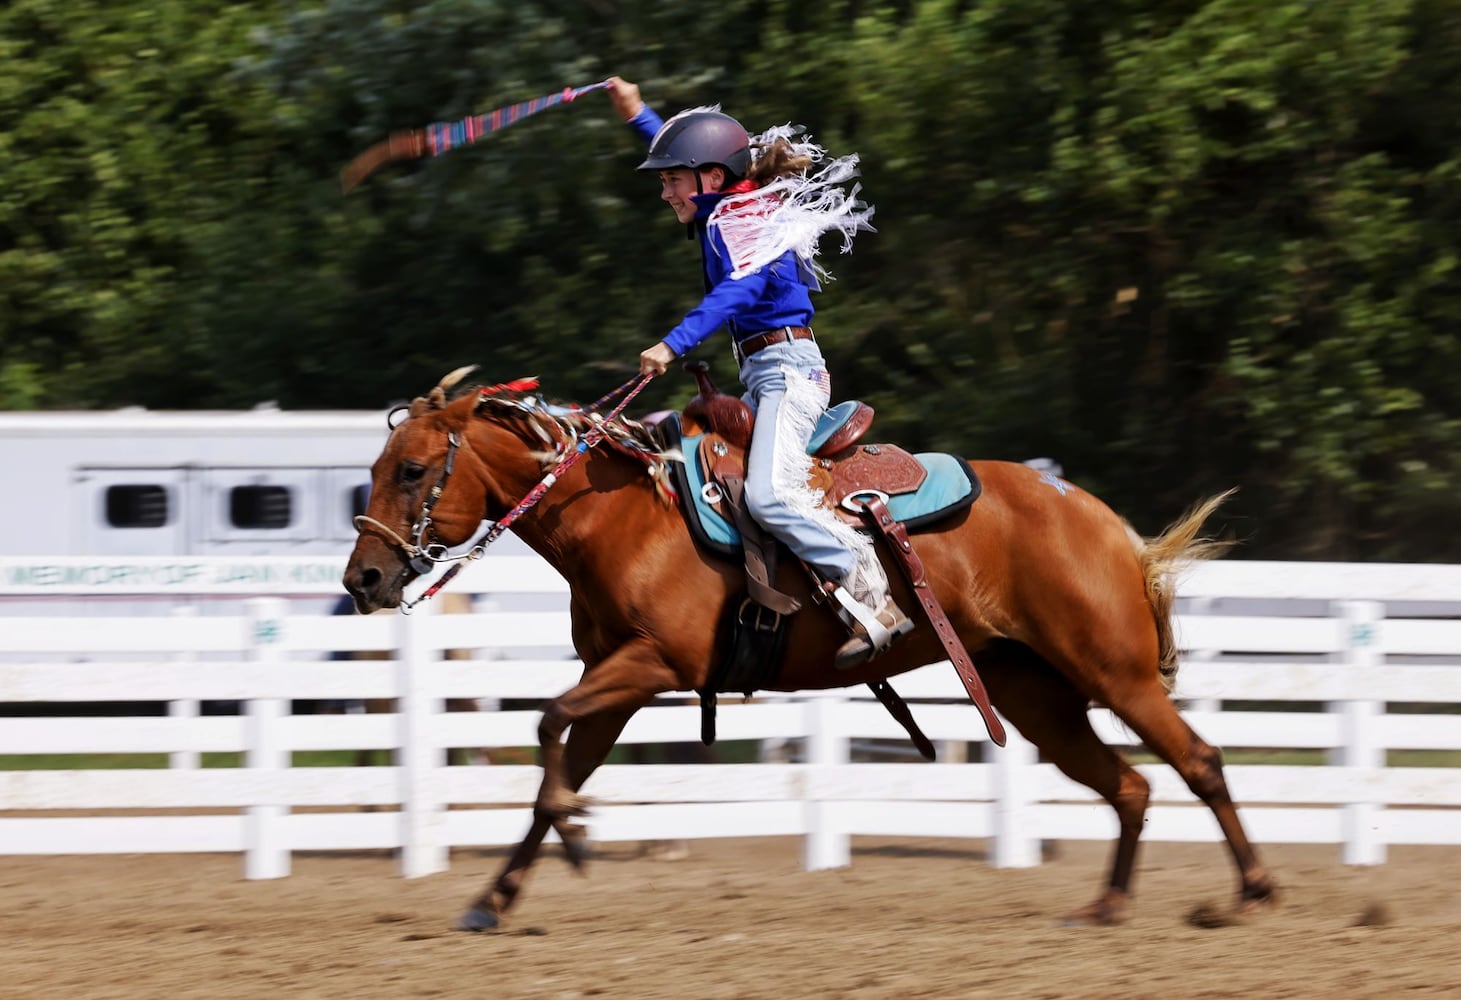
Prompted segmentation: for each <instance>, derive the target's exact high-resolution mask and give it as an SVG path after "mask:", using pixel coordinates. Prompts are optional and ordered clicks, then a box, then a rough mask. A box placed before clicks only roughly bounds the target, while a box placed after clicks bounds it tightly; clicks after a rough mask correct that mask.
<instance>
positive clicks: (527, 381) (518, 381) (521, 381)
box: [480, 375, 538, 396]
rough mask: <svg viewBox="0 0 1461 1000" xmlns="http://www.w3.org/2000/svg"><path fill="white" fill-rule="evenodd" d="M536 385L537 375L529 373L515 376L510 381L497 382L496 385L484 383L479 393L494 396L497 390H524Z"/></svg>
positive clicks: (534, 387) (533, 387)
mask: <svg viewBox="0 0 1461 1000" xmlns="http://www.w3.org/2000/svg"><path fill="white" fill-rule="evenodd" d="M537 387H538V376H536V375H529V376H527V377H526V378H515V379H513V380H512V381H511V382H499V383H498V384H497V385H484V386H483V387H482V388H481V390H480V394H481V395H483V396H495V395H497V394H498V393H499V392H526V391H527V390H529V389H536V388H537Z"/></svg>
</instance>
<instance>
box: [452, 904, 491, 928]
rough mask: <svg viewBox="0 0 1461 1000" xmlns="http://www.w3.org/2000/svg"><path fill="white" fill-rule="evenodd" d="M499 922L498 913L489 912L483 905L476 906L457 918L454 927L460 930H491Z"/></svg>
mask: <svg viewBox="0 0 1461 1000" xmlns="http://www.w3.org/2000/svg"><path fill="white" fill-rule="evenodd" d="M497 924H498V920H497V914H495V913H489V912H487V911H486V910H484V909H482V908H481V907H477V906H474V907H472V908H471V909H470V910H468V911H467V912H466V913H463V914H462V915H461V917H459V918H458V919H457V923H456V927H455V928H454V929H455V930H459V931H490V930H492V929H494V928H495V927H496V926H497Z"/></svg>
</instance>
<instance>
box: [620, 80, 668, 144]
mask: <svg viewBox="0 0 1461 1000" xmlns="http://www.w3.org/2000/svg"><path fill="white" fill-rule="evenodd" d="M609 100H611V101H613V102H614V110H615V111H616V112H618V114H619V117H620V118H622V119H623V120H624V122H625V123H626V124H628V125H631V126H633V128H634V131H636V132H638V133H639V136H640V138H642V139H643V140H644V144H645V145H646V146H648V145H650V144H651V143H652V142H653V141H654V137H655V135H656V134H657V133H658V132H659V130H660V128H661V127H662V126H663V125H664V120H663V119H661V118H660V116H659V115H658V114H656V113H655V110H654V108H651V107H650V106H649V105H648V104H645V103H644V100H643V98H641V97H640V96H639V85H638V84H634V83H630V82H629V81H628V80H625V79H624V78H623V77H618V76H611V77H609Z"/></svg>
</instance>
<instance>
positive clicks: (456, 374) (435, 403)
mask: <svg viewBox="0 0 1461 1000" xmlns="http://www.w3.org/2000/svg"><path fill="white" fill-rule="evenodd" d="M476 370H477V366H476V365H462V367H460V368H457V369H455V370H454V371H450V372H447V373H446V374H445V375H444V376H442V379H441V381H440V382H438V383H436V388H435V389H432V390H431V391H430V392H429V393H427V394H426V400H427V402H428V403H429V404H430V408H431V409H433V410H440V409H442V408H443V407H445V406H446V394H447V393H448V392H450V391H451V390H452V388H453V387H454V386H455V385H456V384H457V383H458V382H460V381H461V380H462V379H464V378H466V377H467V376H468V375H470V374H472V372H474V371H476ZM411 415H412V416H415V415H416V414H415V413H412V414H411Z"/></svg>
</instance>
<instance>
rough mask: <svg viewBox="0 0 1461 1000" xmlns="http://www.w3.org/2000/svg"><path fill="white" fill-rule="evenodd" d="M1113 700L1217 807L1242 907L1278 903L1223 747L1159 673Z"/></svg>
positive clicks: (1113, 706) (1207, 801)
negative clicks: (1242, 814) (1178, 702)
mask: <svg viewBox="0 0 1461 1000" xmlns="http://www.w3.org/2000/svg"><path fill="white" fill-rule="evenodd" d="M1108 704H1109V705H1110V707H1111V710H1112V711H1114V712H1115V713H1116V714H1117V715H1118V716H1119V717H1120V718H1121V720H1122V721H1123V722H1125V723H1126V724H1127V725H1128V726H1130V727H1131V728H1132V730H1133V731H1134V732H1135V733H1136V734H1137V735H1138V736H1140V737H1141V739H1142V742H1143V743H1145V744H1146V746H1147V749H1149V750H1151V752H1152V753H1154V754H1156V755H1157V756H1158V757H1160V758H1162V760H1164V761H1166V762H1167V763H1168V764H1170V765H1172V767H1173V768H1174V769H1175V770H1176V771H1177V773H1178V774H1180V775H1181V776H1182V780H1183V781H1185V782H1186V783H1187V787H1188V788H1190V789H1191V790H1192V794H1194V795H1196V796H1197V797H1198V798H1199V799H1201V800H1202V802H1203V803H1204V804H1205V805H1206V806H1207V807H1208V808H1209V809H1211V810H1212V814H1213V816H1214V817H1216V819H1217V822H1218V827H1219V828H1220V829H1221V830H1222V832H1223V837H1224V838H1226V839H1227V842H1228V849H1229V850H1230V851H1231V852H1232V855H1233V862H1234V863H1235V864H1236V865H1237V868H1238V876H1239V880H1240V887H1239V896H1238V909H1239V911H1240V912H1248V911H1251V910H1254V909H1256V908H1257V907H1259V906H1260V905H1262V904H1264V903H1269V902H1273V901H1274V899H1275V893H1276V887H1275V885H1274V881H1273V877H1272V876H1271V875H1270V874H1269V872H1268V870H1267V869H1266V868H1264V867H1263V865H1262V864H1260V863H1259V861H1258V852H1257V851H1256V850H1255V849H1254V848H1253V845H1252V843H1251V842H1250V841H1249V840H1248V835H1247V833H1246V832H1245V831H1244V830H1243V821H1242V820H1241V819H1239V818H1238V807H1237V806H1236V805H1234V804H1233V799H1232V796H1231V795H1230V794H1229V793H1228V783H1227V779H1226V778H1224V777H1223V755H1222V751H1220V750H1218V748H1217V747H1214V746H1212V745H1211V744H1209V743H1207V742H1206V741H1204V740H1203V739H1202V738H1201V737H1200V736H1198V735H1197V733H1195V732H1194V731H1193V730H1192V727H1191V726H1189V725H1188V724H1187V722H1186V720H1184V719H1183V718H1182V716H1181V715H1180V714H1179V713H1178V712H1177V707H1176V706H1175V705H1173V704H1172V700H1171V698H1170V697H1169V696H1168V695H1167V692H1166V690H1165V689H1164V688H1163V687H1162V685H1161V682H1160V681H1158V680H1157V679H1156V677H1155V676H1153V677H1152V678H1151V680H1150V681H1149V682H1147V683H1144V684H1140V685H1138V686H1136V687H1135V688H1132V689H1129V690H1126V691H1124V692H1122V693H1121V694H1120V695H1117V696H1113V697H1112V698H1111V699H1109V701H1108Z"/></svg>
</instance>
